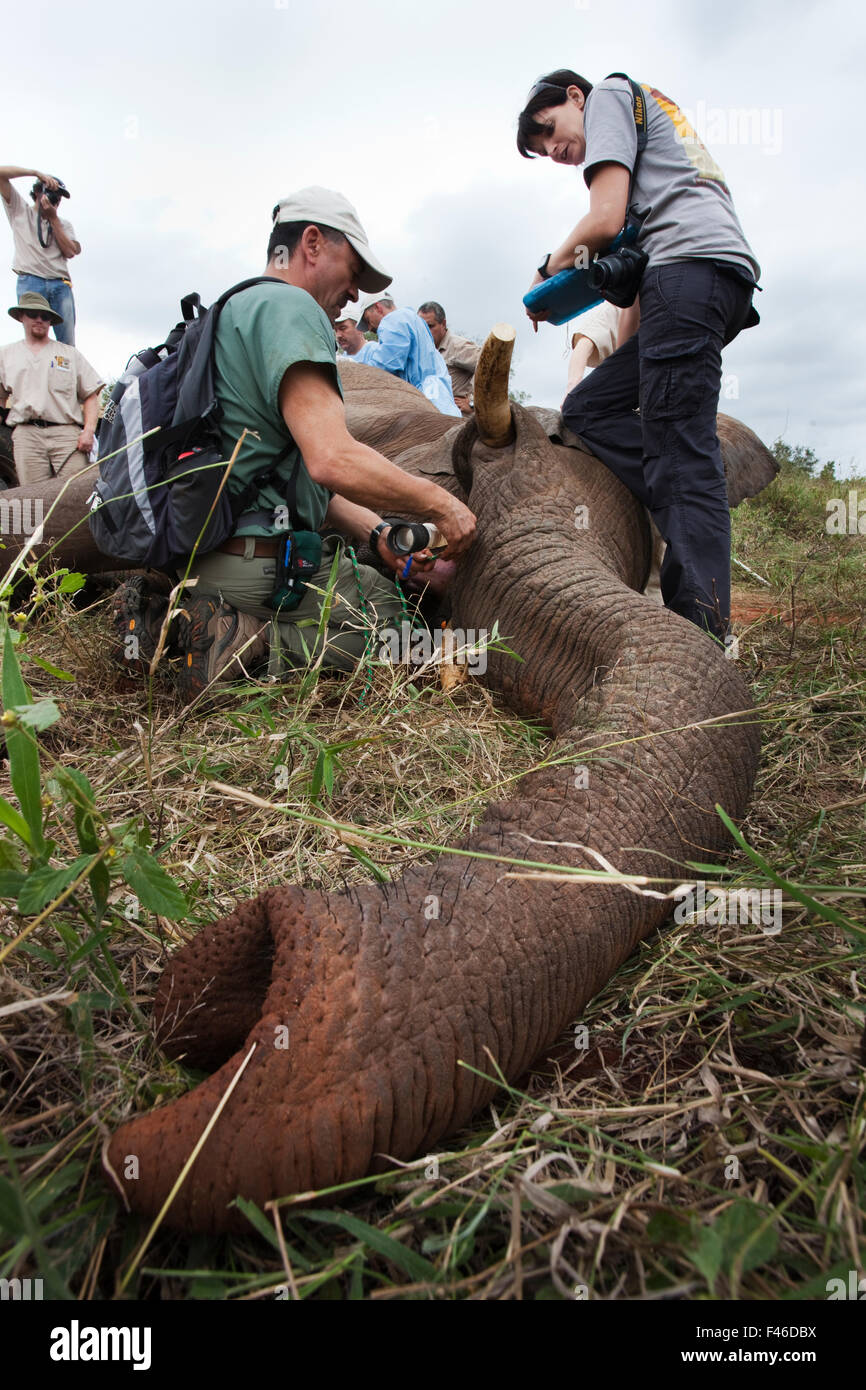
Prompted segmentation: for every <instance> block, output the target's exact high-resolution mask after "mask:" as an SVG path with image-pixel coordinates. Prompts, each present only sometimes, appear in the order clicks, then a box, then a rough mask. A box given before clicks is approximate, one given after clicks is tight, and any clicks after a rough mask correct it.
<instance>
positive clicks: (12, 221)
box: [0, 164, 81, 344]
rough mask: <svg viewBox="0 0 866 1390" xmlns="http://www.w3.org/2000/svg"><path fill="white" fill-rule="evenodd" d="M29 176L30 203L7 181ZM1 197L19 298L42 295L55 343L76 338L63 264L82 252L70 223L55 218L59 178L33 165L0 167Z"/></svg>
mask: <svg viewBox="0 0 866 1390" xmlns="http://www.w3.org/2000/svg"><path fill="white" fill-rule="evenodd" d="M30 175H32V177H33V178H35V180H36V182H35V183H34V185H33V187H32V188H31V190H30V202H29V203H28V202H27V200H26V198H23V197H22V196H21V194H20V193H19V192H18V190H17V188H15V187H14V186H13V185H12V183H11V182H10V180H11V179H21V178H27V177H28V176H30ZM0 197H2V200H3V211H4V212H5V214H6V216H7V218H8V219H9V225H10V227H11V228H12V236H13V238H14V241H15V250H14V252H13V255H12V270H13V271H14V273H15V274H16V275H17V276H18V298H19V299H20V298H21V296H22V294H26V293H28V291H32V292H35V293H36V294H44V296H45V298H46V299H47V300H48V303H49V304H50V305H51V307H52V309H54V311H55V312H56V313H57V314H59V315H60V321H59V322H58V323H57V324H56V325H55V328H54V336H55V338H56V339H57V341H58V342H60V343H70V344H72V343H74V342H75V300H74V298H73V296H72V281H71V280H70V278H69V265H68V262H69V261H70V260H71V259H72V257H73V256H78V255H80V254H81V243H80V242H79V241H78V240H77V238H76V236H75V228H74V227H73V226H72V223H71V222H67V221H66V219H65V218H63V217H61V216H60V206H61V201H60V200H61V199H62V198H68V197H69V189H68V188H67V187H66V185H65V183H64V182H63V180H62V179H58V178H55V177H54V176H53V175H52V174H41V173H40V172H39V170H38V169H22V168H19V166H18V165H12V164H9V165H6V166H4V167H2V168H0Z"/></svg>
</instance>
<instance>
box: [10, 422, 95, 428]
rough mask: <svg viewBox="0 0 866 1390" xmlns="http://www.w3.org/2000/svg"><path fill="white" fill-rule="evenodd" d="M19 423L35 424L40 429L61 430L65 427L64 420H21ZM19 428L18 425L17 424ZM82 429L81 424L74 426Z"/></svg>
mask: <svg viewBox="0 0 866 1390" xmlns="http://www.w3.org/2000/svg"><path fill="white" fill-rule="evenodd" d="M18 424H19V425H35V426H36V428H37V429H38V430H61V429H63V421H62V420H19V421H18ZM16 428H17V426H16ZM75 428H78V429H81V426H80V425H78V426H77V427H76V426H73V429H75Z"/></svg>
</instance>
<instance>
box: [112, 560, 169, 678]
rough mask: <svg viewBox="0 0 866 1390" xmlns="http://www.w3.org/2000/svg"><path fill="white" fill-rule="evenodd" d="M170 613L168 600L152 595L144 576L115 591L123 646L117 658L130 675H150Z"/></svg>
mask: <svg viewBox="0 0 866 1390" xmlns="http://www.w3.org/2000/svg"><path fill="white" fill-rule="evenodd" d="M167 612H168V598H167V597H166V595H164V594H154V593H152V591H151V586H150V583H149V581H148V580H147V579H146V578H145V576H144V575H143V574H136V575H134V576H133V577H132V579H127V580H126V581H125V582H124V583H123V584H121V585H120V587H119V588H118V589H117V590H116V591H115V595H114V602H113V608H112V618H113V623H114V631H115V633H116V634H117V637H118V640H119V643H120V646H119V649H118V648H117V647H116V648H115V654H116V656H117V658H118V660H119V661H120V662H121V663H122V664H123V666H124V667H125V669H126V671H127V672H128V673H129V675H132V676H137V675H147V674H148V671H149V669H150V663H151V661H152V660H153V657H154V654H155V652H156V648H157V644H158V643H159V636H160V633H161V631H162V624H163V622H164V620H165V615H166V613H167ZM167 648H168V643H167V644H166V649H167ZM166 654H169V653H168V650H167V651H166Z"/></svg>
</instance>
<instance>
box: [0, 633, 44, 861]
mask: <svg viewBox="0 0 866 1390" xmlns="http://www.w3.org/2000/svg"><path fill="white" fill-rule="evenodd" d="M0 687H2V696H3V708H4V709H7V710H13V709H20V707H21V706H22V705H28V704H30V692H29V690H28V689H27V686H26V685H25V684H24V681H23V679H22V676H21V667H20V666H19V665H18V657H17V656H16V654H15V648H14V647H13V645H12V638H11V635H10V632H9V627H8V625H7V627H6V632H5V635H4V642H3V673H2V678H0ZM6 748H7V751H8V753H9V773H10V778H11V781H12V790H13V791H14V793H15V795H16V796H17V798H18V804H19V806H20V807H21V814H22V815H23V817H24V819H25V821H26V822H27V824H28V826H29V827H30V835H29V836H28V837H27V840H28V843H29V844H30V845H31V846H32V848H33V849H34V851H35V852H36V853H37V854H41V852H42V849H43V839H42V784H41V782H40V779H39V752H38V750H37V747H36V743H35V740H34V738H33V735H32V734H31V733H29V732H28V731H25V730H23V729H20V728H15V727H14V725H10V727H9V728H8V729H7V730H6ZM7 824H8V821H7ZM11 828H12V827H11V826H10V829H11Z"/></svg>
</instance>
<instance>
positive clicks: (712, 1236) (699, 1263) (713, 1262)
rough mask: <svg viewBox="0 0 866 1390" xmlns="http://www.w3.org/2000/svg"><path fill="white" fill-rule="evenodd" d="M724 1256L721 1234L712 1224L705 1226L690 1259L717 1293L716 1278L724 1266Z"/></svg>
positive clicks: (713, 1291)
mask: <svg viewBox="0 0 866 1390" xmlns="http://www.w3.org/2000/svg"><path fill="white" fill-rule="evenodd" d="M723 1258H724V1247H723V1242H722V1238H721V1236H720V1235H719V1234H718V1233H717V1232H716V1231H715V1230H714V1229H713V1227H712V1226H704V1227H702V1228H701V1231H700V1234H699V1235H698V1240H697V1247H696V1249H695V1250H693V1251H692V1252H691V1253H690V1255H689V1259H690V1260H691V1262H692V1264H693V1265H694V1267H695V1269H697V1270H698V1271H699V1272H700V1273H701V1274H702V1275H703V1276H704V1278H705V1279H706V1281H707V1283H708V1284H709V1286H710V1293H715V1286H716V1278H717V1276H718V1273H719V1270H720V1269H721V1267H722V1260H723Z"/></svg>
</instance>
